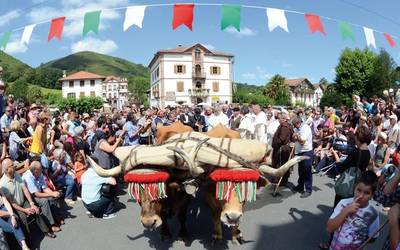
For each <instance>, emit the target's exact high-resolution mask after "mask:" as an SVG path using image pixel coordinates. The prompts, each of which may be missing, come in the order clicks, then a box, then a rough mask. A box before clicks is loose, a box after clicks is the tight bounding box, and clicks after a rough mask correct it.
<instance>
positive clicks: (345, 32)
mask: <svg viewBox="0 0 400 250" xmlns="http://www.w3.org/2000/svg"><path fill="white" fill-rule="evenodd" d="M339 27H340V32H341V34H342V39H343V40H346V39H347V38H350V39H351V40H353V41H355V40H356V38H355V36H354V33H353V31H352V30H351V28H350V25H349V24H348V23H347V22H344V21H341V22H339Z"/></svg>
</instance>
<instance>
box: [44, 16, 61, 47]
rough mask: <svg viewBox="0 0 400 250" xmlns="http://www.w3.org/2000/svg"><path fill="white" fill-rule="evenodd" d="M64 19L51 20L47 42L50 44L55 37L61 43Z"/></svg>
mask: <svg viewBox="0 0 400 250" xmlns="http://www.w3.org/2000/svg"><path fill="white" fill-rule="evenodd" d="M64 21H65V17H58V18H54V19H52V20H51V26H50V31H49V36H48V38H47V40H48V41H49V42H50V41H51V39H53V37H57V38H58V40H60V41H61V35H62V32H63V28H64Z"/></svg>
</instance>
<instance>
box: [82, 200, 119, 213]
mask: <svg viewBox="0 0 400 250" xmlns="http://www.w3.org/2000/svg"><path fill="white" fill-rule="evenodd" d="M83 205H84V206H85V207H86V209H87V210H88V211H89V212H90V213H92V214H93V215H94V216H95V217H98V218H101V217H103V215H104V214H107V215H109V214H112V213H113V212H114V197H104V196H101V197H100V200H98V201H95V202H92V203H90V204H86V203H83Z"/></svg>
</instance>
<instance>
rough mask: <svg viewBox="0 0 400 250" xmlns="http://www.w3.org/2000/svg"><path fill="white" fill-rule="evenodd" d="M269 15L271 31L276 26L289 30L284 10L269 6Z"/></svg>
mask: <svg viewBox="0 0 400 250" xmlns="http://www.w3.org/2000/svg"><path fill="white" fill-rule="evenodd" d="M267 17H268V28H269V31H270V32H271V31H273V30H274V29H275V28H276V27H281V28H282V29H283V30H284V31H286V32H289V29H288V26H287V20H286V16H285V11H284V10H281V9H273V8H267Z"/></svg>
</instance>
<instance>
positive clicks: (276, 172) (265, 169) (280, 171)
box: [259, 156, 308, 178]
mask: <svg viewBox="0 0 400 250" xmlns="http://www.w3.org/2000/svg"><path fill="white" fill-rule="evenodd" d="M306 159H308V156H295V157H293V158H292V159H290V160H289V161H287V162H286V163H285V164H283V165H282V166H281V167H280V168H277V169H276V168H272V167H270V166H268V165H261V166H260V168H259V171H260V172H261V173H262V174H263V175H265V176H271V177H277V178H280V177H282V176H283V175H284V174H285V173H286V172H287V171H288V170H289V169H290V168H291V167H293V166H294V165H296V164H297V163H299V162H301V161H303V160H306Z"/></svg>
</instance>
